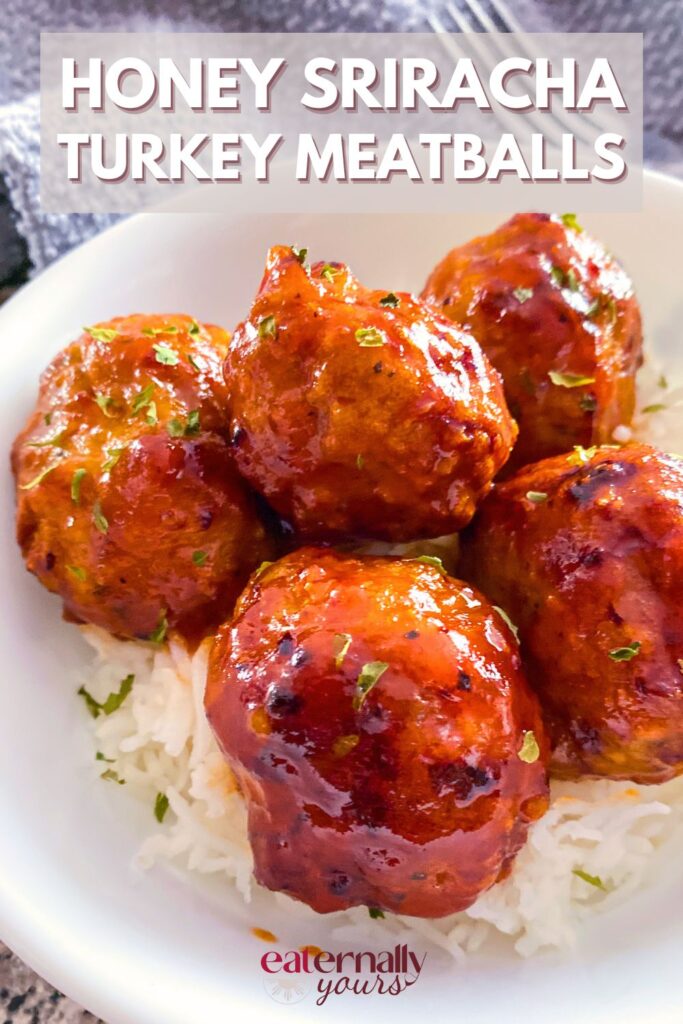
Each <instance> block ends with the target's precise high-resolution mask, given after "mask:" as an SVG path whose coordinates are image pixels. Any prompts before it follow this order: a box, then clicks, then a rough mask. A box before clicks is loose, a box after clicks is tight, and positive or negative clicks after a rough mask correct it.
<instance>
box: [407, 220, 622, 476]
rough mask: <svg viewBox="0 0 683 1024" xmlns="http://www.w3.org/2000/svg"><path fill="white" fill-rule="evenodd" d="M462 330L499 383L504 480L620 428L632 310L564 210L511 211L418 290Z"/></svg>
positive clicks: (600, 254) (618, 274) (613, 265)
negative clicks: (510, 432)
mask: <svg viewBox="0 0 683 1024" xmlns="http://www.w3.org/2000/svg"><path fill="white" fill-rule="evenodd" d="M422 296H423V298H425V299H426V300H428V301H429V302H431V303H433V304H434V305H435V306H436V307H437V308H438V309H439V310H440V312H442V313H444V314H445V315H446V316H448V317H450V318H451V319H452V320H453V321H454V322H455V323H456V324H459V325H462V326H463V327H465V329H466V330H471V331H472V333H473V335H474V337H475V338H476V339H477V341H478V342H479V344H480V345H481V346H482V348H483V349H484V352H485V353H486V355H487V356H488V358H489V359H490V360H491V362H492V363H493V365H494V366H495V367H496V369H498V370H499V371H500V373H501V374H502V376H503V380H504V382H505V395H506V398H507V400H508V404H509V406H510V411H511V412H512V415H513V416H514V417H515V419H516V420H517V421H518V423H519V441H518V442H517V445H516V446H515V449H514V451H513V453H512V457H511V459H510V462H509V463H508V465H507V466H506V468H505V469H506V473H508V474H509V473H510V472H511V471H512V470H514V469H517V468H519V467H520V466H523V465H526V464H527V463H529V462H535V461H536V460H537V459H542V458H545V457H546V456H550V455H557V454H558V453H560V452H563V451H567V450H569V449H570V448H572V447H573V446H574V445H584V446H588V445H592V444H603V443H606V442H609V441H611V439H612V432H613V431H614V429H615V427H617V426H618V425H619V424H628V423H630V421H631V417H632V415H633V410H634V402H635V373H636V370H637V369H638V367H639V365H640V363H641V361H642V356H641V344H642V332H641V323H640V311H639V308H638V303H637V301H636V298H635V295H634V293H633V286H632V284H631V281H630V280H629V278H628V277H627V275H626V274H625V272H624V271H623V270H622V268H621V267H620V265H619V264H618V263H617V261H616V260H615V259H614V258H613V257H612V256H611V255H610V254H609V253H608V252H607V251H606V250H605V249H604V247H603V246H602V245H601V244H600V243H599V242H596V241H595V240H594V239H592V238H591V237H590V236H589V235H588V234H587V233H586V232H585V231H584V230H582V228H581V226H580V225H579V223H578V222H577V220H576V218H575V217H574V216H573V215H572V214H566V215H565V216H564V217H557V216H550V215H548V214H543V213H522V214H518V215H517V216H515V217H513V218H512V219H511V220H509V221H508V222H507V224H503V226H502V227H500V228H498V230H496V231H493V232H492V233H491V234H489V235H484V236H483V237H481V238H475V239H474V240H473V241H471V242H468V243H467V244H466V245H462V246H460V247H459V248H457V249H453V250H452V252H450V253H448V255H447V256H446V257H445V258H444V259H443V260H442V262H441V263H439V264H438V266H437V267H435V269H434V270H433V271H432V273H431V275H430V277H429V280H428V281H427V284H426V285H425V288H424V290H423V292H422Z"/></svg>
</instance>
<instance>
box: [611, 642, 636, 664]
mask: <svg viewBox="0 0 683 1024" xmlns="http://www.w3.org/2000/svg"><path fill="white" fill-rule="evenodd" d="M640 647H641V644H640V640H634V641H633V643H632V644H627V645H626V647H615V648H614V649H613V650H611V651H610V652H609V656H610V658H611V659H612V661H630V660H631V658H635V656H636V654H638V652H639V650H640Z"/></svg>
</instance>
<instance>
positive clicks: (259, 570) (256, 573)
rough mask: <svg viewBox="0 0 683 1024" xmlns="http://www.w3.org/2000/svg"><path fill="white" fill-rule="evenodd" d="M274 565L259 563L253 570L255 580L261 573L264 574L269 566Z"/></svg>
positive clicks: (271, 563)
mask: <svg viewBox="0 0 683 1024" xmlns="http://www.w3.org/2000/svg"><path fill="white" fill-rule="evenodd" d="M274 564H275V563H274V562H261V564H260V565H259V567H258V568H257V569H255V570H254V577H255V578H256V577H257V576H260V575H261V573H264V572H265V571H266V569H269V568H270V566H271V565H274Z"/></svg>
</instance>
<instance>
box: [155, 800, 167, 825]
mask: <svg viewBox="0 0 683 1024" xmlns="http://www.w3.org/2000/svg"><path fill="white" fill-rule="evenodd" d="M167 810H168V797H167V796H166V794H165V793H157V797H156V800H155V801H154V817H155V818H156V819H157V821H158V822H159V824H161V823H162V821H163V820H164V818H165V817H166V811H167Z"/></svg>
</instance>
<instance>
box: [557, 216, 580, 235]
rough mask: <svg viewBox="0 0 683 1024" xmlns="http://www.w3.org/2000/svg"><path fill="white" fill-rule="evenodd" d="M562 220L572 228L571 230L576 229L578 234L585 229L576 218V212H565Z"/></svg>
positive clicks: (566, 225)
mask: <svg viewBox="0 0 683 1024" xmlns="http://www.w3.org/2000/svg"><path fill="white" fill-rule="evenodd" d="M560 220H561V221H562V223H563V224H564V226H565V227H566V228H571V230H572V231H576V232H577V234H581V232H582V231H583V228H582V227H581V225H580V224H579V222H578V220H577V219H576V214H575V213H563V214H562V215H561V216H560Z"/></svg>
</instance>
